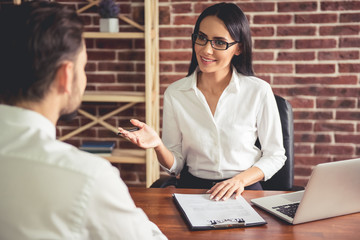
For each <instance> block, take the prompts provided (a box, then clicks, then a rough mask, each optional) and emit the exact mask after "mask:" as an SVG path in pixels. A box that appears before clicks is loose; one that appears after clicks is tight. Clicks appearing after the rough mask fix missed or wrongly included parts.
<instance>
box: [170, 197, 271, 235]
mask: <svg viewBox="0 0 360 240" xmlns="http://www.w3.org/2000/svg"><path fill="white" fill-rule="evenodd" d="M173 198H174V200H175V203H176V204H177V205H178V207H179V209H180V211H181V212H182V214H183V215H184V217H185V219H186V221H187V222H188V224H189V226H190V229H191V230H206V229H218V228H234V227H246V226H255V225H262V224H266V221H265V220H264V219H263V218H262V217H261V216H260V215H259V214H258V213H257V212H256V211H255V210H254V209H253V208H252V207H251V205H250V204H249V203H248V202H247V201H246V200H245V199H244V198H243V197H242V196H239V197H238V198H237V199H234V198H230V199H228V200H226V201H214V200H210V194H179V193H174V194H173Z"/></svg>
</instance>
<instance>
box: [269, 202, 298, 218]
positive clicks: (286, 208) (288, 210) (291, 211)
mask: <svg viewBox="0 0 360 240" xmlns="http://www.w3.org/2000/svg"><path fill="white" fill-rule="evenodd" d="M298 206H299V203H291V204H286V205H281V206H276V207H273V209H275V210H276V211H279V212H281V213H282V214H285V215H286V216H289V217H291V218H294V216H295V213H296V210H297V208H298Z"/></svg>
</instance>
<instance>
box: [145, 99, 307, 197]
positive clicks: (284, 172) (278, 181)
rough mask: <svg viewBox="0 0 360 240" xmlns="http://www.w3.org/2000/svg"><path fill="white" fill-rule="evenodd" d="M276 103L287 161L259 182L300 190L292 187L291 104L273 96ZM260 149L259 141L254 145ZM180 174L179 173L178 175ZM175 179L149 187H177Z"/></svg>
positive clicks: (266, 186)
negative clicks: (265, 179) (273, 173)
mask: <svg viewBox="0 0 360 240" xmlns="http://www.w3.org/2000/svg"><path fill="white" fill-rule="evenodd" d="M275 99H276V103H277V106H278V109H279V113H280V120H281V126H282V132H283V140H284V148H285V155H286V157H287V160H286V162H285V165H284V166H283V167H282V168H281V169H280V170H279V171H278V172H277V173H276V174H275V175H274V176H273V177H272V178H271V179H269V180H268V181H266V182H261V186H262V187H263V189H264V190H280V191H291V190H302V189H303V188H302V187H295V186H293V183H294V124H293V112H292V107H291V104H290V103H289V102H288V101H286V100H285V99H284V98H282V97H280V96H277V95H275ZM255 145H256V146H257V147H259V148H261V146H260V143H259V141H256V144H255ZM180 174H181V173H180ZM177 180H178V179H177V178H176V177H170V176H168V175H167V176H161V177H160V178H159V179H158V180H157V181H155V182H154V183H153V184H152V185H151V186H150V187H152V188H164V187H167V186H175V187H176V186H177Z"/></svg>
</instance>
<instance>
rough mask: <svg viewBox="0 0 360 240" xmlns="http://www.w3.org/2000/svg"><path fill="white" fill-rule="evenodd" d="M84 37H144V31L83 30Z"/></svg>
mask: <svg viewBox="0 0 360 240" xmlns="http://www.w3.org/2000/svg"><path fill="white" fill-rule="evenodd" d="M84 38H106V39H109V38H113V39H144V38H145V33H143V32H139V33H137V32H119V33H108V32H84Z"/></svg>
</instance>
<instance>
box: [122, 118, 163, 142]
mask: <svg viewBox="0 0 360 240" xmlns="http://www.w3.org/2000/svg"><path fill="white" fill-rule="evenodd" d="M130 122H131V124H132V125H134V126H135V127H138V128H139V130H137V131H134V132H129V131H126V130H125V129H123V128H121V127H119V128H118V130H119V132H120V133H121V136H122V137H124V138H126V139H128V140H129V141H130V142H132V143H134V144H136V145H137V146H139V147H141V148H145V149H147V148H156V147H158V146H159V145H161V143H162V141H161V139H160V137H159V135H158V134H157V133H156V131H155V130H154V129H152V128H151V127H150V126H148V125H146V124H145V123H143V122H140V121H139V120H137V119H131V120H130Z"/></svg>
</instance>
